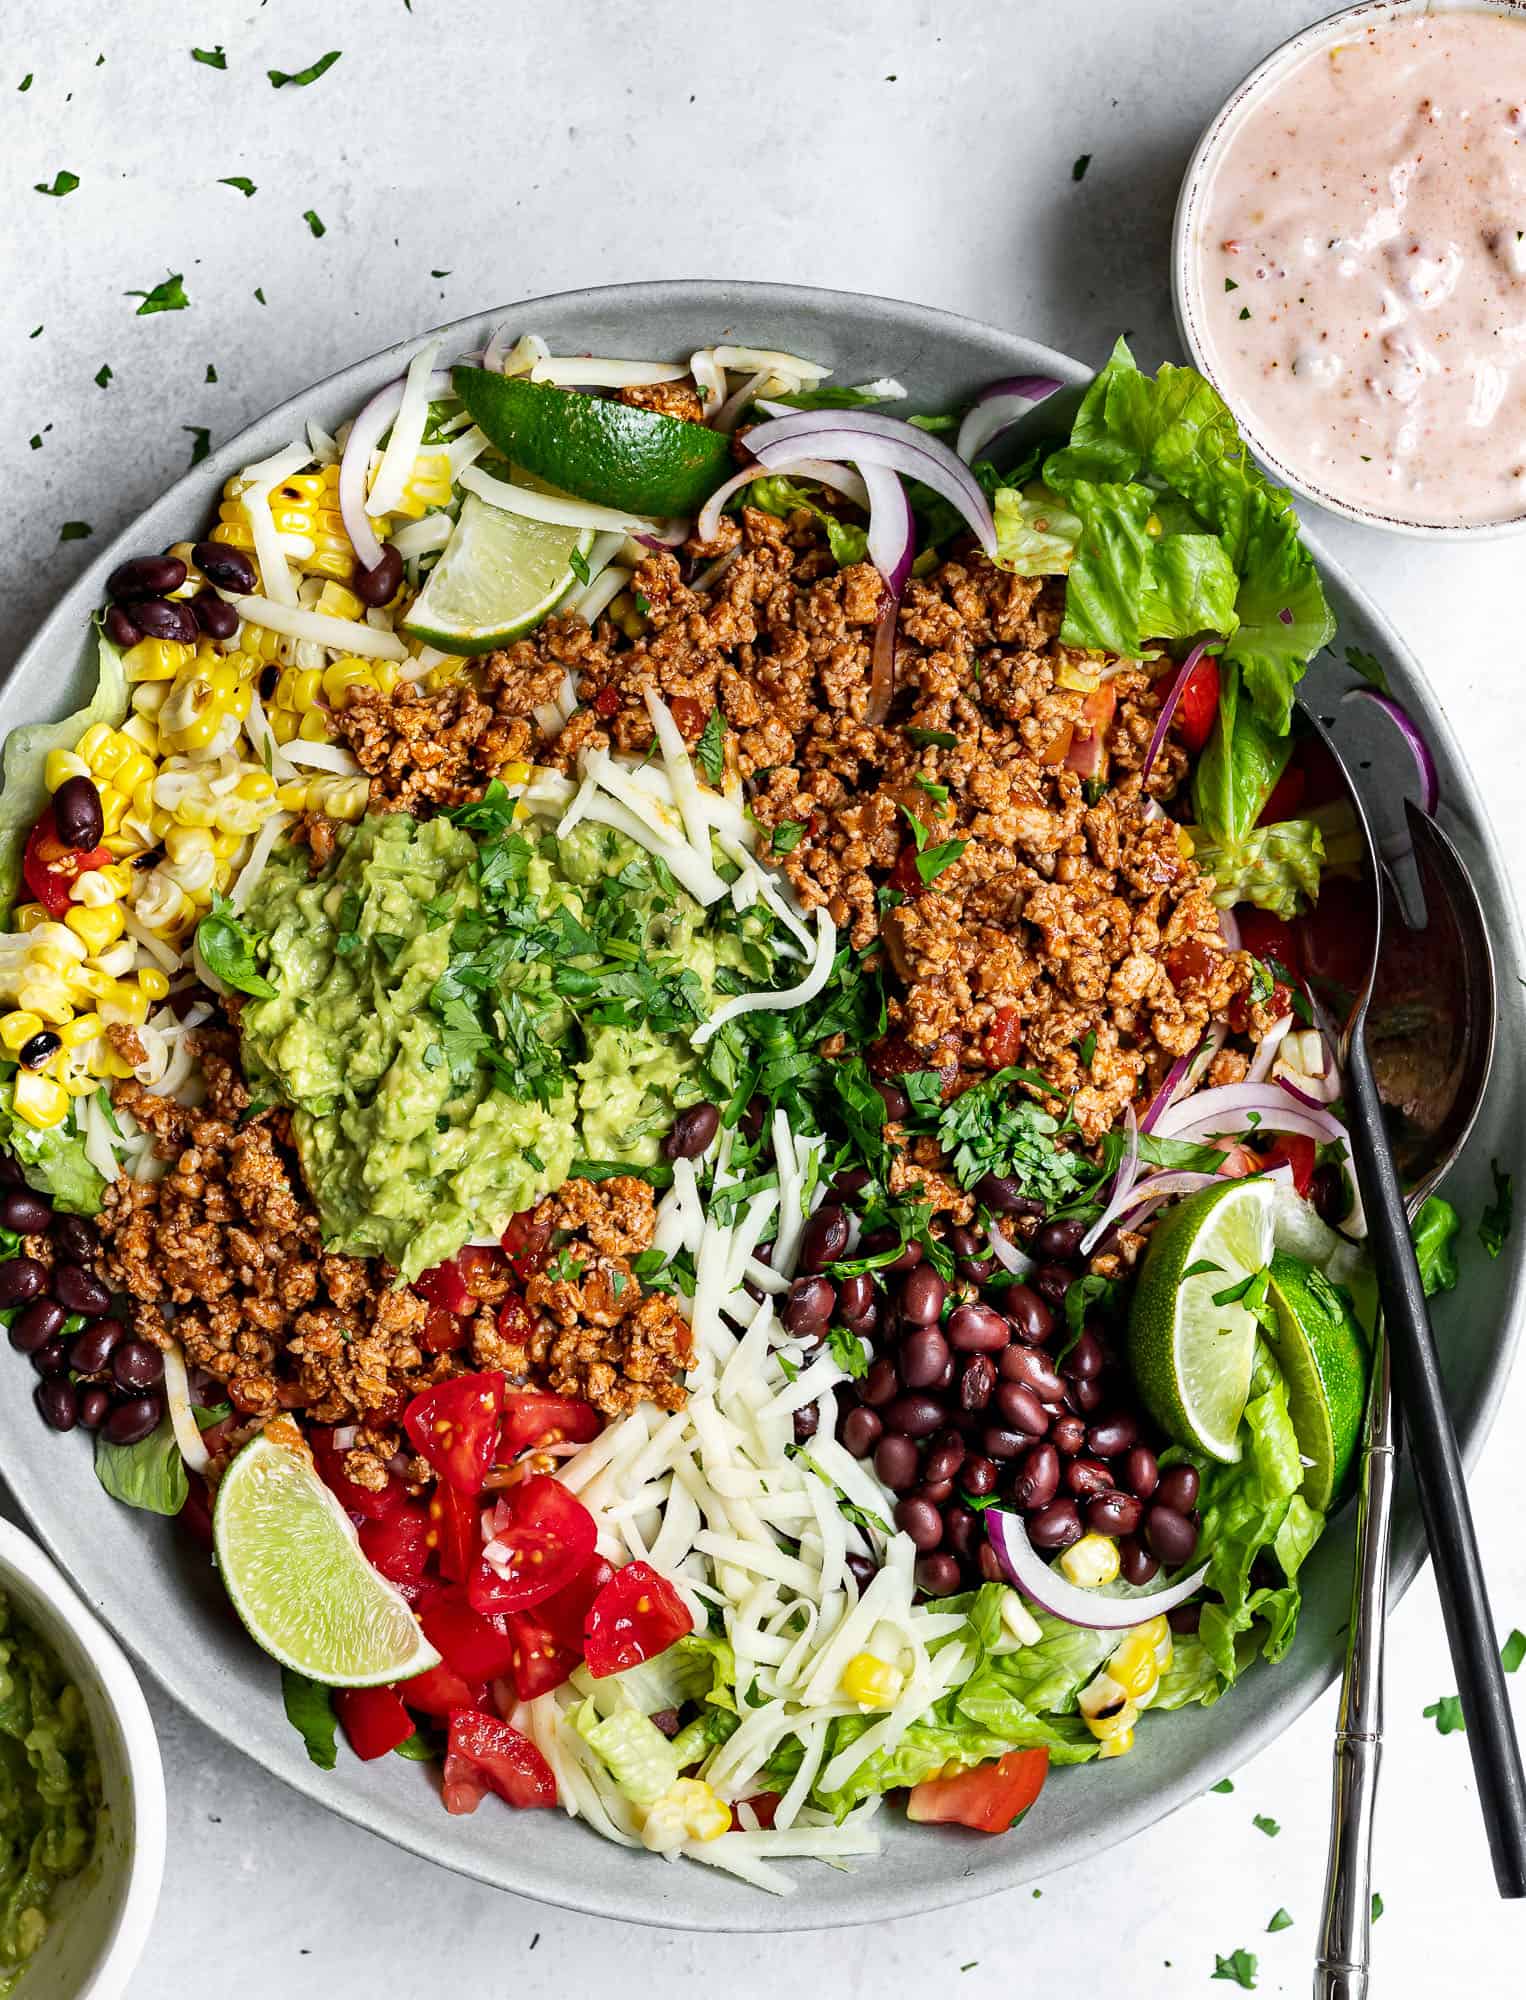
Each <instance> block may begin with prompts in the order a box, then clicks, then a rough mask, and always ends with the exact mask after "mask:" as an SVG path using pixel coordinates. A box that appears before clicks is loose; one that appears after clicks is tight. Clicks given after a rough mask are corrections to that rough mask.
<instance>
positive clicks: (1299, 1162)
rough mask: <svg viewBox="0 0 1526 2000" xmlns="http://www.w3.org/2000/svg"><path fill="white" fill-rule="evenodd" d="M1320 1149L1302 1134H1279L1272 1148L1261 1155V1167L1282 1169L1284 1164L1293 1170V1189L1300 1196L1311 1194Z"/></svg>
mask: <svg viewBox="0 0 1526 2000" xmlns="http://www.w3.org/2000/svg"><path fill="white" fill-rule="evenodd" d="M1317 1152H1318V1148H1317V1147H1316V1146H1315V1144H1314V1141H1313V1140H1312V1139H1311V1138H1309V1137H1308V1136H1307V1135H1306V1134H1305V1133H1302V1132H1279V1133H1278V1134H1277V1135H1276V1137H1275V1138H1274V1139H1273V1141H1272V1143H1271V1146H1270V1148H1269V1149H1268V1150H1267V1151H1266V1152H1264V1153H1263V1154H1262V1155H1261V1166H1262V1168H1263V1169H1265V1168H1267V1167H1280V1166H1281V1165H1282V1164H1283V1163H1284V1162H1286V1163H1287V1165H1288V1166H1290V1167H1291V1168H1292V1169H1293V1187H1294V1190H1295V1192H1297V1193H1298V1194H1307V1193H1308V1192H1309V1183H1310V1181H1312V1180H1313V1178H1314V1164H1315V1155H1316V1153H1317Z"/></svg>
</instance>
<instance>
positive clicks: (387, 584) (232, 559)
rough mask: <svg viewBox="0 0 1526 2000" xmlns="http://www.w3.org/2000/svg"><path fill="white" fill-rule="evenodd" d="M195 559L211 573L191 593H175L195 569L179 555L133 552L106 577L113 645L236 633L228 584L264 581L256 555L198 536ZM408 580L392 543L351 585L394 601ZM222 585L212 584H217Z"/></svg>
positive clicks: (238, 587) (239, 589)
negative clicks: (402, 585)
mask: <svg viewBox="0 0 1526 2000" xmlns="http://www.w3.org/2000/svg"><path fill="white" fill-rule="evenodd" d="M191 560H192V562H194V563H195V565H196V567H197V569H198V570H199V571H200V573H201V575H202V576H203V577H204V578H205V579H206V582H205V585H204V587H203V588H202V589H200V590H198V591H196V593H195V594H194V596H191V597H176V596H175V592H176V591H177V590H180V589H182V588H183V586H184V584H185V580H186V578H187V577H188V576H189V575H190V571H189V569H187V567H186V565H185V563H184V562H183V561H182V560H181V558H180V557H179V556H172V555H163V556H133V557H132V558H131V560H130V561H128V562H125V563H119V564H118V565H117V567H116V568H115V569H114V570H113V571H112V572H111V575H110V576H109V577H107V579H106V595H107V596H108V597H109V598H110V599H111V603H110V605H109V607H108V608H107V612H106V619H105V625H106V637H107V638H108V639H109V640H110V641H111V643H112V644H113V645H114V646H121V647H122V648H124V650H125V648H127V647H129V646H136V645H137V643H138V641H139V640H140V639H174V640H176V641H177V642H178V643H179V644H180V645H182V646H194V645H195V644H196V642H197V640H198V639H199V638H200V637H201V635H202V634H203V633H205V634H206V636H207V637H208V638H209V639H219V640H222V639H231V638H232V637H233V635H234V633H235V632H236V631H237V630H238V623H239V620H238V613H237V612H236V611H235V610H234V608H233V606H232V605H231V604H229V603H228V601H227V599H226V598H224V597H222V596H220V595H219V592H221V591H224V590H230V591H233V592H234V593H235V594H237V595H239V596H244V597H247V596H248V595H249V593H250V592H251V591H255V590H258V589H259V587H260V580H259V574H258V572H257V571H256V569H255V566H254V563H253V561H252V560H251V559H250V558H249V557H248V556H247V555H245V553H244V551H243V550H242V549H235V548H230V547H229V546H228V545H227V544H226V543H223V542H198V543H197V544H196V546H195V547H194V548H193V549H192V550H191ZM402 580H403V559H402V557H401V556H400V555H399V554H398V552H397V550H396V549H394V548H392V547H391V546H390V545H389V546H388V547H386V548H384V549H383V550H382V555H381V561H380V562H379V563H378V564H377V565H376V567H375V569H361V568H359V567H357V568H356V570H355V573H354V575H353V576H352V577H351V578H350V588H351V589H352V590H353V591H354V592H355V595H356V596H357V597H358V598H359V599H360V601H361V602H362V604H371V605H381V604H390V603H391V602H392V600H393V598H394V597H396V595H397V591H398V585H399V584H400V583H401V582H402ZM214 584H215V585H216V586H217V588H216V589H213V588H212V586H213V585H214Z"/></svg>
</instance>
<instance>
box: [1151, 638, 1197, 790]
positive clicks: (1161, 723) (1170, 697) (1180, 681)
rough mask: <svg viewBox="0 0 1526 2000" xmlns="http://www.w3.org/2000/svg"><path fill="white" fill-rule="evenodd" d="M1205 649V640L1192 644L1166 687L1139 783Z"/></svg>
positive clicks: (1160, 743) (1163, 740)
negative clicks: (1173, 677)
mask: <svg viewBox="0 0 1526 2000" xmlns="http://www.w3.org/2000/svg"><path fill="white" fill-rule="evenodd" d="M1206 649H1207V644H1206V641H1200V642H1199V643H1198V644H1197V645H1196V646H1194V647H1193V649H1192V651H1191V652H1190V653H1189V654H1188V655H1187V657H1186V659H1185V660H1183V661H1182V663H1181V665H1180V666H1179V667H1178V668H1177V670H1176V678H1175V680H1173V681H1172V683H1171V685H1170V687H1168V688H1167V689H1166V698H1165V700H1164V701H1163V702H1162V703H1161V705H1160V714H1159V715H1157V716H1156V718H1155V730H1154V733H1153V735H1152V736H1151V738H1150V747H1149V749H1148V750H1146V752H1145V760H1144V762H1143V764H1141V765H1140V767H1139V778H1140V782H1141V784H1143V783H1145V782H1146V781H1147V780H1148V778H1149V776H1150V772H1151V770H1152V769H1153V768H1154V764H1155V759H1156V758H1157V757H1158V756H1159V755H1160V746H1161V745H1162V743H1164V742H1165V740H1166V731H1167V730H1168V729H1169V728H1170V727H1171V718H1172V716H1173V715H1175V713H1176V704H1177V703H1178V702H1179V701H1180V700H1181V698H1182V696H1183V694H1184V693H1185V692H1186V688H1187V683H1188V681H1190V680H1191V678H1192V670H1193V668H1194V667H1195V666H1196V665H1197V663H1198V661H1199V660H1200V659H1202V657H1203V654H1204V652H1205V651H1206Z"/></svg>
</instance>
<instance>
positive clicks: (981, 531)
mask: <svg viewBox="0 0 1526 2000" xmlns="http://www.w3.org/2000/svg"><path fill="white" fill-rule="evenodd" d="M747 444H748V448H749V450H750V451H751V452H752V454H753V456H754V457H755V458H757V459H758V460H759V461H760V463H762V464H763V465H766V466H767V467H768V468H769V470H770V471H775V470H777V469H778V468H779V467H780V466H781V465H782V463H783V461H784V459H785V458H786V457H791V458H793V457H798V456H799V454H800V453H802V452H812V453H820V454H822V455H823V456H825V457H828V458H847V459H851V460H852V461H853V463H854V464H855V465H857V466H858V467H859V469H860V470H861V471H862V469H863V468H864V466H865V465H885V466H889V467H890V469H891V470H892V471H894V472H899V473H903V474H904V475H905V476H906V477H907V478H908V479H920V480H921V481H922V483H923V484H924V485H925V486H930V487H931V488H932V489H933V491H934V492H935V493H938V494H941V495H942V497H943V498H944V499H945V500H947V501H948V502H949V504H950V505H951V506H953V507H957V508H958V510H959V512H960V513H961V514H962V515H963V516H964V518H965V520H966V521H968V522H969V524H970V527H971V529H972V530H973V531H974V533H975V535H976V537H977V539H978V540H979V542H980V545H981V547H982V548H983V549H984V550H985V552H986V554H987V555H988V556H992V557H994V556H995V554H996V524H995V522H994V521H993V520H992V518H991V507H990V503H989V501H988V500H987V499H986V496H985V494H984V493H983V492H982V491H981V489H980V482H979V481H978V480H977V479H976V478H975V476H974V474H973V473H972V472H971V471H970V469H969V467H968V466H967V465H966V464H965V463H964V462H963V460H961V459H959V458H956V457H955V456H954V454H953V452H951V451H950V450H949V448H948V446H947V445H946V444H943V443H941V442H940V441H939V440H938V439H937V438H935V437H931V436H930V435H929V434H928V433H927V432H926V431H919V430H917V429H916V428H915V427H914V426H913V425H911V424H908V423H905V422H904V421H903V420H902V419H901V418H900V417H885V416H881V415H880V414H879V413H878V412H877V411H874V410H801V411H799V412H798V413H797V414H796V415H794V416H792V417H774V418H772V419H770V421H769V422H768V423H766V424H759V425H758V427H757V429H756V430H751V431H749V432H748V433H747Z"/></svg>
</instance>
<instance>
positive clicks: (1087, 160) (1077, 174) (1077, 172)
mask: <svg viewBox="0 0 1526 2000" xmlns="http://www.w3.org/2000/svg"><path fill="white" fill-rule="evenodd" d="M1091 163H1092V156H1091V154H1090V153H1082V154H1081V155H1080V157H1079V158H1078V159H1077V160H1076V162H1075V164H1074V166H1072V168H1071V170H1070V178H1071V179H1072V180H1073V181H1084V180H1085V179H1086V169H1087V168H1088V167H1089V166H1090V165H1091Z"/></svg>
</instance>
